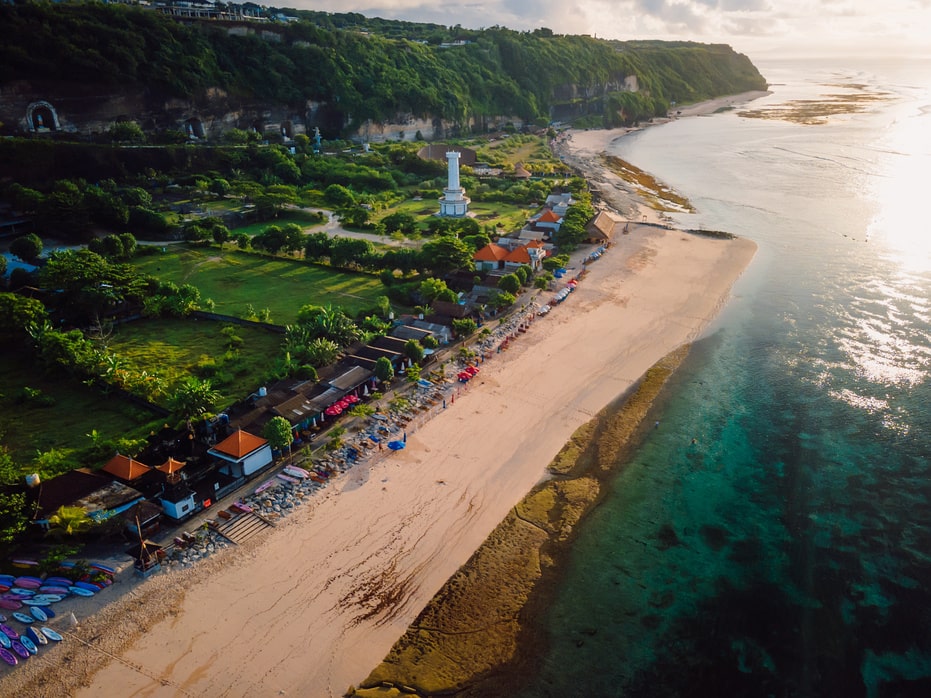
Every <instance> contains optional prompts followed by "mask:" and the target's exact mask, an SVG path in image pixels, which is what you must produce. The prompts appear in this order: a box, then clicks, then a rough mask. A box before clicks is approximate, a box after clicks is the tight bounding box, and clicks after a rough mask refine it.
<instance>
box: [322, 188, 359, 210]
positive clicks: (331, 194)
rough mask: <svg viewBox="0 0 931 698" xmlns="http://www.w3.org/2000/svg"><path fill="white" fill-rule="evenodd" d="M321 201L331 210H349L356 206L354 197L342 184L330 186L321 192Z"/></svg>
mask: <svg viewBox="0 0 931 698" xmlns="http://www.w3.org/2000/svg"><path fill="white" fill-rule="evenodd" d="M323 199H324V201H326V202H327V203H328V204H330V205H331V206H332V207H333V208H336V209H343V208H351V207H354V206H355V205H356V197H355V196H353V193H352V192H351V191H349V189H347V188H346V187H344V186H343V185H342V184H331V185H330V186H328V187H327V188H326V189H324V190H323Z"/></svg>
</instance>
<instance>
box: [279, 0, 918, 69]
mask: <svg viewBox="0 0 931 698" xmlns="http://www.w3.org/2000/svg"><path fill="white" fill-rule="evenodd" d="M269 4H274V3H269ZM282 6H288V7H296V8H300V9H308V10H322V11H326V12H359V13H361V14H363V15H366V16H369V17H384V18H386V19H403V20H408V21H412V22H431V23H435V24H442V25H446V26H453V25H456V24H459V25H461V26H463V27H467V28H470V29H480V28H483V27H491V26H495V25H499V26H503V27H507V28H509V29H515V30H519V31H525V30H531V29H536V28H539V27H547V28H549V29H552V30H553V31H554V32H555V33H557V34H590V35H592V36H597V37H599V38H605V39H664V40H690V41H700V42H706V43H725V44H730V45H731V46H732V47H734V48H735V49H736V50H737V51H740V52H741V53H745V54H747V55H748V56H750V57H751V59H752V58H753V57H754V56H759V57H763V56H770V55H779V56H818V55H840V54H848V55H849V54H854V55H871V56H876V55H884V54H894V55H899V56H901V55H923V56H927V57H931V0H459V1H458V2H450V3H442V2H440V3H437V2H426V0H290V2H288V3H287V4H286V5H282Z"/></svg>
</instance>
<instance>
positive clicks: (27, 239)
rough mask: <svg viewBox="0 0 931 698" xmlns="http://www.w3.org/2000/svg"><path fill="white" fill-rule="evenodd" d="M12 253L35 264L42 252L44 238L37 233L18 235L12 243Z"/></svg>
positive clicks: (28, 262)
mask: <svg viewBox="0 0 931 698" xmlns="http://www.w3.org/2000/svg"><path fill="white" fill-rule="evenodd" d="M10 253H11V254H13V255H14V256H16V257H19V258H20V259H21V260H23V261H24V262H26V263H27V264H34V263H35V261H36V260H37V259H38V258H39V255H40V254H42V238H40V237H39V236H38V235H36V234H35V233H29V234H28V235H23V236H22V237H18V238H16V239H15V240H13V242H11V243H10Z"/></svg>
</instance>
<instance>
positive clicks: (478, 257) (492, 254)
mask: <svg viewBox="0 0 931 698" xmlns="http://www.w3.org/2000/svg"><path fill="white" fill-rule="evenodd" d="M508 254H509V252H508V250H507V248H506V247H502V246H501V245H496V244H495V243H493V242H490V243H488V244H487V245H485V246H484V247H483V248H482V249H480V250H478V251H477V252H476V253H475V254H474V255H472V261H473V262H474V263H475V271H493V270H495V269H501V268H503V267H504V260H505V258H506V257H507V256H508Z"/></svg>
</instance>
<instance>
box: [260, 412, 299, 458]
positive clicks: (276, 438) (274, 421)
mask: <svg viewBox="0 0 931 698" xmlns="http://www.w3.org/2000/svg"><path fill="white" fill-rule="evenodd" d="M262 436H264V437H265V438H266V439H268V443H269V445H271V447H272V448H274V449H276V450H279V451H280V450H281V449H283V448H285V447H287V449H288V460H291V443H292V442H293V441H294V434H292V433H291V423H290V422H289V421H288V420H287V419H285V418H284V417H279V416H276V417H272V418H271V419H270V420H268V423H266V425H265V428H264V429H263V430H262Z"/></svg>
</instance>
